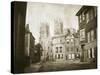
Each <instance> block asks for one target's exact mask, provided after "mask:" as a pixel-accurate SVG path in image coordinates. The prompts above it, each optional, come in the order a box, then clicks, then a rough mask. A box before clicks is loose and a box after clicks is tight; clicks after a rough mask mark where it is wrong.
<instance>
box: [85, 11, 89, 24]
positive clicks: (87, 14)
mask: <svg viewBox="0 0 100 75" xmlns="http://www.w3.org/2000/svg"><path fill="white" fill-rule="evenodd" d="M86 22H87V23H88V22H89V12H87V13H86Z"/></svg>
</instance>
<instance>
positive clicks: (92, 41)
mask: <svg viewBox="0 0 100 75" xmlns="http://www.w3.org/2000/svg"><path fill="white" fill-rule="evenodd" d="M76 15H77V16H78V19H79V30H80V45H81V50H82V56H81V61H85V62H95V61H96V59H97V7H96V6H83V7H82V8H81V9H80V10H79V11H78V12H77V14H76Z"/></svg>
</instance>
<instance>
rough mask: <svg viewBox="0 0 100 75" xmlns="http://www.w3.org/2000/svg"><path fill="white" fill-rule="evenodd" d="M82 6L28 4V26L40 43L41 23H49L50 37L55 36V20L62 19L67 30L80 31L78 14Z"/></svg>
mask: <svg viewBox="0 0 100 75" xmlns="http://www.w3.org/2000/svg"><path fill="white" fill-rule="evenodd" d="M80 8H81V5H68V4H50V3H34V2H29V3H27V12H26V24H29V28H30V31H31V32H32V34H33V36H34V37H35V41H36V43H37V42H39V36H40V34H39V31H40V26H41V23H45V22H46V23H48V25H49V28H50V35H51V36H53V35H54V20H55V19H56V20H57V19H60V20H61V21H62V22H63V27H64V29H65V28H75V29H78V18H77V16H76V13H77V12H78V10H79V9H80Z"/></svg>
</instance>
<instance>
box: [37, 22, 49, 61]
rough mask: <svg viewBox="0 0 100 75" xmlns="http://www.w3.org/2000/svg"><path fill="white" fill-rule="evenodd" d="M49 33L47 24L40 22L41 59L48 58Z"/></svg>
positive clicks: (45, 59)
mask: <svg viewBox="0 0 100 75" xmlns="http://www.w3.org/2000/svg"><path fill="white" fill-rule="evenodd" d="M49 34H50V32H49V26H48V24H47V23H41V27H40V38H39V42H40V44H41V45H42V48H43V51H42V55H41V60H42V61H47V60H49V55H48V54H49V53H48V51H49V50H50V35H49Z"/></svg>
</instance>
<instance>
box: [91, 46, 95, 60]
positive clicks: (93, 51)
mask: <svg viewBox="0 0 100 75" xmlns="http://www.w3.org/2000/svg"><path fill="white" fill-rule="evenodd" d="M94 57H95V55H94V48H92V58H94Z"/></svg>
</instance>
